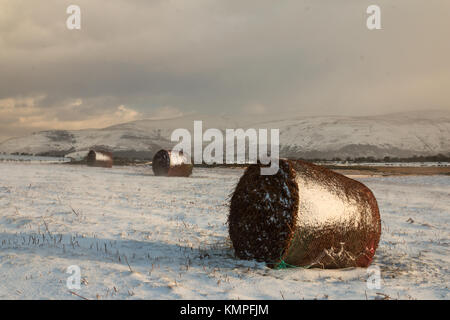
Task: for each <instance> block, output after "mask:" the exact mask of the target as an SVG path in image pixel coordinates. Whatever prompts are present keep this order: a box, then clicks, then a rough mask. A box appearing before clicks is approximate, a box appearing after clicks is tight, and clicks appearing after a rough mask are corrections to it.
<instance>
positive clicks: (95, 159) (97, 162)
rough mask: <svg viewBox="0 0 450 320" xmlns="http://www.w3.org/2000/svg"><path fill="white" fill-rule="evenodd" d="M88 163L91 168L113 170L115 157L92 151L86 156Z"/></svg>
mask: <svg viewBox="0 0 450 320" xmlns="http://www.w3.org/2000/svg"><path fill="white" fill-rule="evenodd" d="M86 163H87V165H88V166H90V167H102V168H112V166H113V155H112V153H111V152H108V151H102V150H90V151H89V153H88V154H87V156H86Z"/></svg>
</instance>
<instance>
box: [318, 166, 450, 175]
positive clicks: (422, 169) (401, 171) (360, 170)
mask: <svg viewBox="0 0 450 320" xmlns="http://www.w3.org/2000/svg"><path fill="white" fill-rule="evenodd" d="M326 167H328V168H330V169H332V170H334V171H336V172H339V173H342V174H344V175H377V176H401V175H419V176H422V175H425V176H428V175H450V166H445V167H444V166H442V167H438V166H408V164H406V165H403V166H398V167H396V166H376V165H371V166H357V165H352V166H334V165H332V166H329V165H328V166H326Z"/></svg>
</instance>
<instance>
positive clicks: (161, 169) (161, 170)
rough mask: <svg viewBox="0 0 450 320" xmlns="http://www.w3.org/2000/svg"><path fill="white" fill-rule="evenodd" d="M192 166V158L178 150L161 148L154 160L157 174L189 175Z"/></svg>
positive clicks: (154, 169) (171, 175)
mask: <svg viewBox="0 0 450 320" xmlns="http://www.w3.org/2000/svg"><path fill="white" fill-rule="evenodd" d="M192 167H193V166H192V164H191V162H190V159H189V158H188V157H187V156H186V155H185V154H183V152H178V151H169V150H159V151H158V152H157V153H156V154H155V156H154V157H153V161H152V169H153V173H154V174H155V176H168V177H189V176H190V175H191V173H192Z"/></svg>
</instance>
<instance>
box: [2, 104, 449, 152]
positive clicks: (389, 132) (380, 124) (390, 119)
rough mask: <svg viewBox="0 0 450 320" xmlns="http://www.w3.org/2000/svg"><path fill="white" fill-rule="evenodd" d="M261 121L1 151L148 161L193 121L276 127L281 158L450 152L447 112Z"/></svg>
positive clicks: (130, 130)
mask: <svg viewBox="0 0 450 320" xmlns="http://www.w3.org/2000/svg"><path fill="white" fill-rule="evenodd" d="M280 118H281V120H271V121H261V120H259V121H258V120H257V119H256V118H239V119H237V120H233V119H231V118H228V117H223V116H205V115H199V114H193V115H188V116H183V117H178V118H173V119H164V120H140V121H134V122H129V123H125V124H120V125H115V126H111V127H108V128H104V129H90V130H80V131H61V130H59V131H43V132H37V133H34V134H32V135H29V136H25V137H21V138H13V139H9V140H7V141H5V142H3V143H1V144H0V152H6V153H15V152H19V153H28V154H50V155H66V154H73V153H74V152H81V153H82V152H85V151H87V150H88V149H90V148H92V147H104V148H107V149H110V150H111V151H113V152H114V153H115V154H116V155H122V156H131V157H147V158H148V157H151V156H152V155H153V154H154V153H155V152H156V151H157V150H159V149H160V148H170V147H171V146H173V145H174V143H172V142H171V141H170V135H171V133H172V131H173V130H175V129H177V128H186V129H188V130H189V131H191V132H193V122H194V120H202V121H203V129H204V130H205V129H207V128H218V129H222V130H223V129H225V128H230V129H233V128H240V127H242V128H255V129H258V128H278V129H280V141H281V154H282V156H292V157H307V158H313V157H318V158H333V157H347V156H350V157H359V156H374V157H384V156H400V157H408V156H412V155H415V154H417V155H434V154H438V153H443V154H449V153H450V139H449V137H450V112H446V111H434V112H412V113H411V112H410V113H398V114H390V115H385V116H374V117H339V116H333V117H331V116H330V117H289V116H285V117H282V116H280Z"/></svg>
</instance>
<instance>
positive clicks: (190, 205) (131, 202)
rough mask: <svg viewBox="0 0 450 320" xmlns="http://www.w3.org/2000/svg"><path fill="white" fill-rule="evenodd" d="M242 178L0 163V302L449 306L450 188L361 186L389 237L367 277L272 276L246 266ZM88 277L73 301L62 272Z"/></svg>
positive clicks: (438, 182) (300, 272)
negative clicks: (239, 204)
mask: <svg viewBox="0 0 450 320" xmlns="http://www.w3.org/2000/svg"><path fill="white" fill-rule="evenodd" d="M241 174H242V169H196V170H194V174H193V176H192V177H190V178H163V177H155V176H153V174H152V171H151V168H149V167H115V168H113V169H103V168H89V167H83V166H73V165H56V164H26V163H0V299H48V298H49V299H81V297H84V298H88V299H303V298H304V299H314V298H317V299H345V298H349V299H366V298H367V299H375V298H385V297H390V298H392V299H398V298H400V299H422V298H427V299H428V298H429V299H449V298H450V291H449V283H450V272H449V265H450V228H449V226H450V177H448V176H423V177H411V176H408V177H372V178H359V180H361V181H362V182H364V183H365V184H366V185H368V186H369V187H370V188H371V189H372V190H373V191H374V193H375V195H376V197H377V199H378V202H379V206H380V210H381V215H382V220H383V222H382V226H383V233H382V239H381V242H380V246H379V249H378V251H377V253H376V259H375V261H374V264H373V265H374V266H378V267H379V268H380V270H381V277H382V281H381V288H380V289H369V288H368V287H367V283H366V280H367V273H366V270H365V269H354V268H352V269H345V270H318V269H310V270H306V269H301V268H298V269H284V270H272V269H270V268H267V267H266V266H265V265H264V264H262V263H255V262H253V261H242V260H238V259H236V258H235V257H234V255H233V249H232V248H231V245H230V242H229V240H228V230H227V225H226V219H227V213H228V209H227V197H228V195H229V194H230V193H231V192H232V190H233V187H234V186H235V184H236V183H237V180H238V179H239V177H240V175H241ZM71 265H77V266H79V267H80V269H81V278H82V281H81V282H82V284H81V289H80V290H75V289H74V290H71V291H73V292H74V293H76V294H77V295H78V296H77V295H74V294H73V293H70V292H69V289H68V288H67V286H66V280H67V277H69V274H66V270H67V268H68V267H69V266H71Z"/></svg>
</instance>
